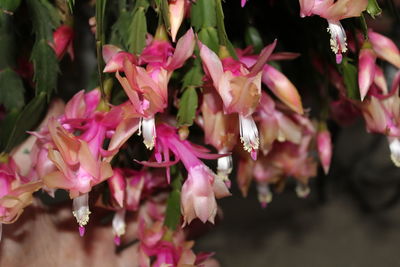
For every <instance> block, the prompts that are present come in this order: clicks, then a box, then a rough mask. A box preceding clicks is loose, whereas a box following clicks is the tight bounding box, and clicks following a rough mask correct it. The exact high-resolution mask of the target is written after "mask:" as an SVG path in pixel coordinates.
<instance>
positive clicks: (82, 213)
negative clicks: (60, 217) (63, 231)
mask: <svg viewBox="0 0 400 267" xmlns="http://www.w3.org/2000/svg"><path fill="white" fill-rule="evenodd" d="M90 213H91V212H90V210H89V193H86V194H83V195H82V196H79V197H77V198H74V200H73V211H72V214H73V215H74V216H75V218H76V221H77V222H78V224H79V226H81V227H82V226H85V225H86V224H87V223H88V222H89V215H90Z"/></svg>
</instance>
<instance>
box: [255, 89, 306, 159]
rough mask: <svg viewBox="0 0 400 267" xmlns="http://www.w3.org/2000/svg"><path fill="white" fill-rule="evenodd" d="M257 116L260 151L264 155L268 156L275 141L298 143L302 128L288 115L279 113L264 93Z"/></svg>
mask: <svg viewBox="0 0 400 267" xmlns="http://www.w3.org/2000/svg"><path fill="white" fill-rule="evenodd" d="M257 115H258V116H257V118H258V122H259V125H260V133H261V135H260V136H261V149H262V152H263V153H264V155H267V154H268V152H269V151H270V149H271V147H272V144H273V143H274V142H275V141H276V140H278V141H280V142H284V141H290V142H292V143H295V144H299V143H300V141H301V138H302V131H303V130H302V127H301V126H300V125H298V123H296V122H295V120H293V119H292V118H290V117H289V116H288V115H286V114H284V113H283V112H281V111H279V110H278V109H277V107H276V105H275V103H274V101H273V100H272V98H271V97H270V96H268V94H266V93H264V92H263V94H262V96H261V102H260V105H259V107H258V109H257Z"/></svg>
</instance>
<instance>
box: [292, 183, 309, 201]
mask: <svg viewBox="0 0 400 267" xmlns="http://www.w3.org/2000/svg"><path fill="white" fill-rule="evenodd" d="M295 191H296V194H297V196H298V197H300V198H306V197H307V196H308V195H309V194H310V187H309V186H308V185H306V184H303V183H301V182H298V183H297V186H296V189H295Z"/></svg>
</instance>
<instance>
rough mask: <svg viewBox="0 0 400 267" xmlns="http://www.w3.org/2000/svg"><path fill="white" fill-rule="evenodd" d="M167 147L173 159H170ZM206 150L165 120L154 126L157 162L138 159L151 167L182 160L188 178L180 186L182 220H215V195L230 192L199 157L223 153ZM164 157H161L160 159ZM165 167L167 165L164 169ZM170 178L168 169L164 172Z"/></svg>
mask: <svg viewBox="0 0 400 267" xmlns="http://www.w3.org/2000/svg"><path fill="white" fill-rule="evenodd" d="M170 151H171V152H172V153H173V154H174V155H175V160H174V161H173V162H171V161H170ZM206 152H207V150H206V149H204V148H202V147H200V146H195V145H193V144H191V143H190V142H189V141H186V140H181V139H180V138H179V135H178V134H177V133H176V129H174V128H173V127H171V126H168V125H166V124H160V125H158V126H157V143H156V147H155V158H156V160H157V162H154V163H151V162H141V163H142V164H144V165H146V166H150V167H163V166H166V167H168V166H170V165H173V164H175V163H177V162H178V161H181V162H182V163H183V165H184V166H185V168H186V170H187V171H188V178H187V180H186V181H185V183H184V184H183V186H182V197H181V211H182V214H183V218H184V222H185V223H190V222H191V221H192V220H193V219H194V218H199V219H200V220H201V221H202V222H204V223H205V222H206V221H210V222H214V217H215V215H216V211H217V203H216V201H215V197H217V198H221V197H225V196H228V195H230V193H229V191H228V189H227V188H226V185H225V184H224V183H223V181H222V180H219V179H217V177H216V175H215V174H214V173H213V172H212V171H211V170H210V169H209V168H208V167H207V166H206V165H205V164H204V163H203V162H201V161H200V160H199V157H200V158H206V159H216V158H219V157H221V156H223V155H213V154H208V153H206ZM162 157H164V161H162ZM167 171H168V169H167ZM167 178H168V181H169V171H168V172H167Z"/></svg>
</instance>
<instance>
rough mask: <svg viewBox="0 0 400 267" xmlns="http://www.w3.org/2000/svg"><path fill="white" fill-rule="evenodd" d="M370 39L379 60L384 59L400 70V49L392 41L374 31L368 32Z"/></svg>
mask: <svg viewBox="0 0 400 267" xmlns="http://www.w3.org/2000/svg"><path fill="white" fill-rule="evenodd" d="M368 37H369V40H370V41H371V43H372V47H373V49H374V51H375V53H376V54H377V56H378V57H379V58H382V59H383V60H386V61H387V62H389V63H391V64H393V65H394V66H396V67H397V68H400V53H399V49H398V48H397V46H396V45H395V43H394V42H393V41H392V40H391V39H389V38H387V37H386V36H383V35H381V34H379V33H376V32H373V31H369V32H368Z"/></svg>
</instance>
